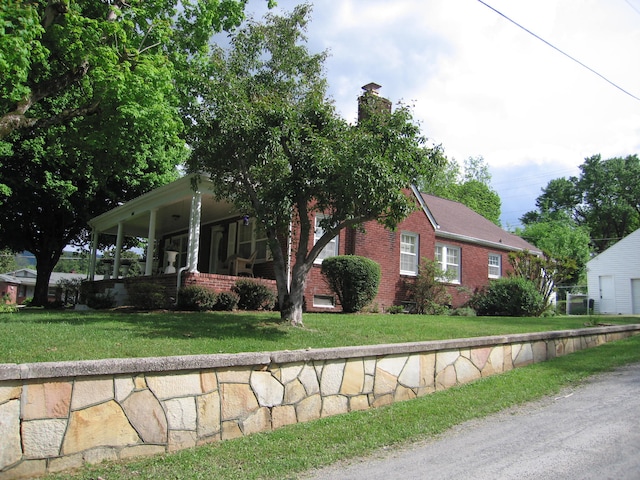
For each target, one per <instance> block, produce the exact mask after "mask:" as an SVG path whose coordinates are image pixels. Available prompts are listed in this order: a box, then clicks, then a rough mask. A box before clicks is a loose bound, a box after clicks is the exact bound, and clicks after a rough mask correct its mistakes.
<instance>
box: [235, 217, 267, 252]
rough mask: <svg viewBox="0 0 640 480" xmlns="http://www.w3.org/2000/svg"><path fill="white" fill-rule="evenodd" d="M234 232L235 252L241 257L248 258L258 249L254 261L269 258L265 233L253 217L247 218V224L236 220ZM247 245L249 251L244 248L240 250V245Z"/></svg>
mask: <svg viewBox="0 0 640 480" xmlns="http://www.w3.org/2000/svg"><path fill="white" fill-rule="evenodd" d="M236 232H237V240H236V246H235V253H236V254H238V255H242V256H243V258H248V257H249V256H250V255H251V254H252V253H253V252H254V251H258V256H257V257H256V260H255V261H256V263H261V262H265V261H267V260H271V250H270V249H269V242H268V239H267V233H266V231H265V230H264V229H262V228H260V226H259V224H258V221H257V219H256V218H255V217H251V218H250V219H249V225H245V224H244V220H238V222H237V227H236ZM247 234H248V235H247ZM243 237H244V238H243ZM247 245H248V246H249V251H248V252H247V251H246V250H245V252H241V249H242V247H243V246H247Z"/></svg>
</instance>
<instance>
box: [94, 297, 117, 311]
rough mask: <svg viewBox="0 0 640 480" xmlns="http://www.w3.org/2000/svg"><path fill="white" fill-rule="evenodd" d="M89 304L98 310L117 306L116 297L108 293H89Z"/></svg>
mask: <svg viewBox="0 0 640 480" xmlns="http://www.w3.org/2000/svg"><path fill="white" fill-rule="evenodd" d="M87 306H88V307H89V308H95V309H96V310H103V309H106V308H113V307H115V306H116V299H115V298H113V295H109V294H108V293H88V294H87Z"/></svg>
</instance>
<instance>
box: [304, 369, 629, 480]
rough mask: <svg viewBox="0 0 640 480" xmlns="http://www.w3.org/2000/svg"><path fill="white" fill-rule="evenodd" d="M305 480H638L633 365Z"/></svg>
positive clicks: (310, 476)
mask: <svg viewBox="0 0 640 480" xmlns="http://www.w3.org/2000/svg"><path fill="white" fill-rule="evenodd" d="M303 478H305V479H308V480H334V479H340V480H361V479H366V480H396V479H397V480H400V479H402V480H413V479H416V480H417V479H421V480H422V479H428V480H432V479H433V480H436V479H460V480H462V479H474V480H485V479H486V480H488V479H491V480H494V479H501V480H505V479H507V480H508V479H519V480H522V479H537V480H544V479H557V480H562V479H580V480H583V479H593V480H595V479H597V480H603V479H616V480H626V479H628V480H640V364H635V365H630V366H627V367H624V368H621V369H618V370H616V371H614V372H611V373H607V374H603V375H598V376H596V377H593V378H592V379H590V380H589V381H588V382H587V383H585V384H584V385H581V386H579V387H576V388H574V389H571V390H565V391H563V392H562V393H561V394H559V395H557V396H555V397H550V398H545V399H543V400H540V401H537V402H532V403H529V404H526V405H524V406H521V407H518V408H515V409H510V410H508V411H505V412H501V413H499V414H496V415H492V416H490V417H487V418H484V419H482V420H474V421H471V422H467V423H464V424H462V425H460V426H458V427H455V428H454V429H452V430H450V431H449V432H447V433H446V434H444V435H442V436H440V437H438V438H437V439H434V440H429V441H425V442H422V443H419V444H414V445H411V446H409V447H406V448H403V449H401V450H396V449H389V450H385V451H383V452H378V453H377V454H376V455H373V456H372V457H371V458H366V459H358V460H352V461H350V462H346V463H340V464H338V465H334V466H331V467H328V468H326V469H322V470H318V471H315V472H313V473H310V474H309V475H307V476H304V477H303Z"/></svg>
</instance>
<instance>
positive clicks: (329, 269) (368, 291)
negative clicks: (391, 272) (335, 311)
mask: <svg viewBox="0 0 640 480" xmlns="http://www.w3.org/2000/svg"><path fill="white" fill-rule="evenodd" d="M321 272H322V274H323V275H324V277H325V279H326V280H327V283H328V284H329V287H330V288H331V290H333V292H334V293H335V294H336V296H337V297H338V300H339V301H340V305H342V311H343V312H345V313H353V312H359V311H360V310H362V309H363V308H364V307H365V306H366V305H367V304H369V303H370V302H371V301H372V300H373V299H374V298H376V295H377V294H378V286H379V285H380V265H378V264H377V263H376V262H374V261H373V260H371V259H369V258H366V257H360V256H358V255H338V256H336V257H329V258H325V259H324V261H323V262H322V268H321Z"/></svg>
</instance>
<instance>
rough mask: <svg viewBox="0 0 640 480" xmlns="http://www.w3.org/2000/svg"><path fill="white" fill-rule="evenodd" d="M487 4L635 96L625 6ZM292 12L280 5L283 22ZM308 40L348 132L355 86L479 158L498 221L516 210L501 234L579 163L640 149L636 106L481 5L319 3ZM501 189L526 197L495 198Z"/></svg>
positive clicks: (635, 41) (633, 31) (634, 47)
mask: <svg viewBox="0 0 640 480" xmlns="http://www.w3.org/2000/svg"><path fill="white" fill-rule="evenodd" d="M486 2H487V3H488V4H489V5H491V6H492V7H494V8H495V9H496V10H499V11H501V12H502V13H504V14H505V15H507V16H509V17H510V18H512V19H513V20H514V21H516V22H518V23H520V24H521V25H522V26H524V27H525V28H527V29H529V30H531V31H532V32H534V33H536V34H537V35H539V36H540V37H542V38H544V39H545V40H546V41H548V42H549V43H551V44H553V45H554V46H556V47H557V48H559V49H561V50H563V51H564V52H566V53H567V54H569V55H572V56H574V57H575V58H576V59H578V60H580V61H581V62H583V63H584V64H586V65H588V66H589V67H591V68H592V69H594V70H596V71H597V72H599V73H600V74H602V75H603V76H605V77H606V78H607V79H609V80H611V81H612V82H614V83H616V84H618V85H619V86H620V87H622V88H624V89H627V90H628V91H629V92H631V93H632V94H634V95H636V96H640V62H638V61H637V58H638V53H639V52H638V50H639V49H640V14H639V13H638V12H637V11H635V10H634V9H633V8H632V7H631V6H630V5H629V4H628V3H627V2H624V1H619V2H613V1H605V0H520V1H518V2H514V1H513V0H486ZM630 2H631V3H633V4H635V5H636V7H637V8H638V9H639V10H640V0H630ZM262 3H263V2H262V0H253V3H250V5H249V8H250V9H252V8H254V7H255V6H257V5H258V4H260V6H259V8H263V7H262ZM297 3H298V2H297V1H292V0H279V5H280V7H279V10H285V11H290V10H291V9H292V8H293V7H294V6H295V5H296V4H297ZM308 37H309V44H310V47H311V49H312V50H314V51H319V50H324V49H327V48H328V49H329V50H330V52H331V57H330V58H329V59H328V61H327V64H326V67H327V77H328V81H329V85H330V93H331V95H332V96H333V97H334V99H335V101H336V106H337V108H338V109H339V111H340V112H341V114H342V115H343V116H344V117H345V118H346V119H347V120H349V121H354V120H355V118H356V98H357V96H358V95H359V94H360V86H361V85H364V84H366V83H369V82H371V81H374V82H376V83H379V84H381V85H383V88H382V90H381V94H383V95H384V96H386V97H387V98H389V99H391V100H392V101H393V102H395V103H397V102H398V101H400V100H404V101H405V102H406V103H415V114H416V118H417V119H418V120H419V121H420V122H421V124H422V126H423V130H424V134H425V135H427V136H428V137H429V138H431V139H433V140H434V141H435V142H436V143H441V144H442V145H443V147H444V149H445V152H446V153H447V154H448V156H450V157H455V158H456V159H457V160H459V161H462V160H464V159H465V158H468V157H469V156H474V157H475V156H479V155H482V156H483V157H484V158H485V160H486V161H487V163H488V164H489V166H490V169H491V171H492V173H493V176H494V182H495V185H494V186H495V187H496V189H497V190H498V191H499V193H501V196H503V197H505V198H503V212H505V214H506V212H507V211H511V210H513V211H517V210H521V211H519V213H512V214H511V216H510V217H509V219H508V220H505V217H506V215H503V222H504V223H510V224H514V223H517V222H515V221H514V219H517V218H518V217H519V216H521V215H522V214H523V213H525V211H527V210H530V209H532V208H534V202H535V198H536V197H537V195H538V194H539V193H540V188H541V187H544V186H545V185H546V184H547V183H548V181H549V180H551V179H553V178H557V177H559V176H565V175H575V174H577V173H578V170H577V166H578V165H580V164H581V163H582V162H583V161H584V158H585V157H588V156H591V155H594V154H597V153H600V154H602V155H603V157H604V158H609V157H613V156H626V155H629V154H634V153H637V152H638V149H639V148H640V101H638V100H635V99H633V98H631V97H630V96H628V95H626V94H625V93H623V92H621V91H620V90H618V89H616V88H615V87H614V86H612V85H610V84H609V83H607V82H606V81H605V80H603V79H602V78H599V77H598V76H596V75H595V74H594V73H591V72H589V71H588V70H587V69H585V68H584V67H582V66H580V65H578V64H577V63H575V62H573V61H572V60H570V59H569V58H567V57H566V56H564V55H562V54H561V53H559V52H557V51H555V50H554V49H553V48H551V47H550V46H548V45H545V44H544V43H543V42H542V41H540V40H538V39H536V38H534V37H533V36H531V35H530V34H528V33H527V32H525V31H523V30H522V29H520V28H518V27H517V26H516V25H514V24H513V23H511V22H509V21H508V20H506V19H505V18H503V17H501V16H500V15H499V14H497V13H496V12H494V11H492V10H490V9H489V8H487V7H486V6H484V5H483V4H482V3H480V2H479V1H477V0H402V1H394V2H388V1H382V0H373V1H372V0H368V1H367V0H347V1H340V2H329V1H322V2H320V1H318V2H316V4H315V6H314V12H313V19H312V22H311V25H310V26H309V31H308ZM553 172H567V173H560V174H554V173H553ZM502 179H506V180H502ZM509 179H510V180H509ZM528 179H530V180H528ZM499 181H502V182H505V181H506V186H507V187H509V188H511V189H513V183H516V184H517V183H520V184H521V185H524V184H526V188H520V189H516V190H515V191H514V190H510V191H509V190H507V189H506V188H505V187H504V186H503V188H502V191H503V192H504V193H502V192H501V188H500V187H499V185H498V182H499ZM530 184H532V185H530ZM518 195H519V196H518ZM506 197H509V198H506ZM507 204H508V205H507ZM520 205H521V206H520Z"/></svg>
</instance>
